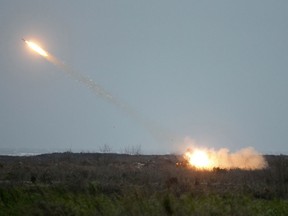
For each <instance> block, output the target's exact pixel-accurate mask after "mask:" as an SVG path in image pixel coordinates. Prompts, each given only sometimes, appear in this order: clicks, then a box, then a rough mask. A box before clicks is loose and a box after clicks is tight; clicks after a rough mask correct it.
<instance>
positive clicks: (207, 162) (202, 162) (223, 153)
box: [183, 140, 268, 170]
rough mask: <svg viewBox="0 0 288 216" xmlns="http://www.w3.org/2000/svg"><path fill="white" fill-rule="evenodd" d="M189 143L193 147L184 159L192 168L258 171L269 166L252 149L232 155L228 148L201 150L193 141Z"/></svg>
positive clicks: (245, 149) (188, 150)
mask: <svg viewBox="0 0 288 216" xmlns="http://www.w3.org/2000/svg"><path fill="white" fill-rule="evenodd" d="M189 142H190V143H189V145H190V146H191V147H190V148H188V149H187V151H186V152H185V153H184V155H183V157H184V159H185V160H186V161H187V163H188V165H189V166H190V167H192V168H196V169H200V170H212V169H213V168H221V169H243V170H257V169H265V168H266V167H267V166H268V164H267V162H266V160H265V158H264V157H263V155H261V154H260V153H258V152H257V151H256V150H255V149H254V148H252V147H248V148H243V149H241V150H239V151H237V152H234V153H231V152H230V151H229V149H227V148H221V149H219V150H214V149H213V148H201V147H198V146H196V145H195V144H194V143H193V142H192V141H191V140H190V141H189Z"/></svg>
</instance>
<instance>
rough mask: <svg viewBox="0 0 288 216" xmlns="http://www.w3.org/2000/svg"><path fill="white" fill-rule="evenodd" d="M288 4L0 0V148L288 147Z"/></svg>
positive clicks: (149, 150)
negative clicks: (106, 95) (104, 94)
mask: <svg viewBox="0 0 288 216" xmlns="http://www.w3.org/2000/svg"><path fill="white" fill-rule="evenodd" d="M287 11H288V2H287V1H285V0H275V1H270V0H269V1H268V0H241V1H231V0H225V1H224V0H218V1H214V0H210V1H208V0H207V1H194V0H189V1H188V0H187V1H184V0H183V1H170V0H158V1H157V0H156V1H150V0H147V1H135V0H129V1H128V0H123V1H117V0H114V1H111V0H105V1H100V0H97V1H96V0H90V1H88V0H86V1H77V0H62V1H58V0H51V1H48V0H47V1H44V0H43V1H40V0H25V1H22V0H0V101H1V106H0V139H1V140H0V151H1V149H2V151H3V152H4V151H5V149H6V150H7V149H32V150H34V151H37V150H39V151H47V152H50V151H56V150H72V151H98V150H99V149H101V148H102V147H103V146H104V145H106V146H109V148H110V149H111V150H112V151H114V152H121V151H125V149H126V150H127V149H129V148H130V149H131V148H132V147H136V148H137V146H138V147H139V146H141V151H142V152H143V153H169V152H177V151H181V150H183V149H184V148H186V147H187V146H185V144H183V140H184V138H185V137H187V136H188V137H190V138H191V139H193V140H195V141H196V143H197V144H198V145H200V146H205V147H211V148H215V149H217V148H221V147H227V148H229V149H231V150H233V151H234V150H237V149H240V148H243V147H247V146H253V147H254V148H256V149H257V150H258V151H260V152H262V153H268V154H269V153H276V154H278V153H287V152H288V151H287V147H286V146H287V143H288V136H287V132H288V130H287V129H288V115H287V110H288V99H287V90H288V85H287V82H288V73H287V64H288V59H287V57H288V49H287V48H288V47H287V44H288V43H287V40H288V13H287ZM21 38H25V39H36V40H37V41H38V42H40V43H41V45H42V46H43V47H45V48H46V49H47V50H48V51H49V52H51V53H53V54H54V55H55V56H56V57H58V58H59V59H60V60H61V61H63V62H65V64H66V65H69V67H71V68H73V70H75V71H77V72H78V73H80V74H83V75H84V76H87V77H89V78H91V79H93V80H94V81H95V82H96V83H98V84H100V85H101V86H102V87H104V88H105V90H107V91H108V92H110V93H111V94H112V95H114V96H115V97H116V98H117V99H118V100H120V101H122V102H123V103H125V104H128V105H129V106H130V107H132V108H133V109H134V110H135V112H137V113H138V114H139V115H140V116H141V118H143V119H145V120H147V122H148V123H147V125H149V126H147V125H146V126H143V125H141V123H140V124H139V122H137V121H135V119H133V118H131V116H129V115H127V113H125V112H123V110H121V109H119V108H118V107H117V106H115V105H114V104H113V103H109V102H108V101H106V100H103V98H101V97H97V95H95V94H93V92H92V91H90V90H89V89H88V88H86V87H85V86H83V85H81V83H78V82H76V81H74V80H73V79H70V78H69V76H66V75H65V73H63V71H61V69H60V68H57V67H56V66H55V65H53V64H51V63H49V62H48V61H46V60H45V59H44V58H42V57H40V56H38V55H36V54H35V53H32V52H31V50H29V49H28V47H27V46H25V44H24V43H23V42H22V41H21ZM147 127H149V128H150V129H147ZM151 130H155V131H154V132H155V134H157V133H159V134H160V135H159V137H161V136H162V135H163V134H164V136H166V135H167V134H169V138H167V140H165V139H164V138H163V139H162V141H161V139H155V136H153V135H152V134H151ZM101 146H102V147H101ZM3 152H2V153H3ZM0 153H1V152H0Z"/></svg>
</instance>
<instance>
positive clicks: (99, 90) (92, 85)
mask: <svg viewBox="0 0 288 216" xmlns="http://www.w3.org/2000/svg"><path fill="white" fill-rule="evenodd" d="M22 40H23V41H24V42H25V44H27V46H28V47H29V48H31V49H32V50H33V51H35V52H36V53H38V54H39V55H41V56H42V57H43V58H45V59H46V60H47V61H49V62H50V63H52V64H54V65H55V66H57V67H58V68H60V69H61V70H62V71H63V72H65V73H66V74H67V75H68V76H70V77H71V78H73V79H74V80H76V81H78V82H80V83H82V84H84V85H85V86H86V87H88V88H89V89H90V90H91V91H92V92H94V93H95V94H96V95H97V96H99V97H101V98H103V99H105V100H106V101H108V102H110V103H112V104H114V105H116V106H117V107H118V108H120V109H121V110H122V111H124V112H125V113H126V114H128V115H129V116H130V117H131V118H133V119H134V121H136V122H137V123H138V124H139V125H141V126H142V127H143V128H144V129H146V130H147V131H148V132H149V133H150V134H151V135H152V137H153V138H154V139H155V140H156V141H157V142H159V143H163V142H167V140H170V139H171V138H170V137H169V136H168V135H167V133H164V132H163V131H162V130H161V129H160V128H157V127H156V126H155V125H154V124H152V123H151V122H149V120H147V119H146V118H143V117H142V116H141V115H139V114H138V113H137V112H136V111H135V110H133V109H132V108H130V107H129V106H128V105H126V104H125V103H123V102H121V101H120V100H119V99H118V98H116V97H114V96H113V95H112V94H110V93H109V92H108V91H106V90H105V89H104V88H103V87H102V86H100V85H99V84H97V83H96V82H95V81H94V80H92V79H90V78H88V77H86V76H84V75H82V74H80V73H78V72H77V71H75V70H73V69H72V68H70V67H69V66H68V65H67V64H64V63H63V62H61V61H60V60H59V59H57V58H56V57H55V56H53V55H52V54H51V53H49V52H48V51H46V50H45V49H43V48H42V47H41V46H40V45H38V44H36V43H35V42H33V41H28V40H25V39H23V38H22Z"/></svg>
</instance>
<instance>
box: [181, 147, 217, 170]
mask: <svg viewBox="0 0 288 216" xmlns="http://www.w3.org/2000/svg"><path fill="white" fill-rule="evenodd" d="M184 158H185V159H186V160H187V161H188V163H189V165H191V166H193V167H195V168H197V169H207V170H210V169H213V167H214V163H213V160H212V159H211V158H210V157H209V154H208V152H207V151H205V150H200V149H196V150H194V151H192V152H191V151H187V152H186V153H185V154H184Z"/></svg>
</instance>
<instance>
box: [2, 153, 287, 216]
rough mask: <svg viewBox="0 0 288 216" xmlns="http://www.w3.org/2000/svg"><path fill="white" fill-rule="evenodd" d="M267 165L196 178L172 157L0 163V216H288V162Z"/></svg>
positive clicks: (85, 156) (58, 157)
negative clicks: (254, 168) (262, 168)
mask: <svg viewBox="0 0 288 216" xmlns="http://www.w3.org/2000/svg"><path fill="white" fill-rule="evenodd" d="M266 159H267V161H268V163H269V167H268V168H267V169H265V170H256V171H244V170H223V169H219V168H215V169H214V170H213V171H201V170H198V171H197V170H193V169H191V168H187V167H185V166H176V163H177V162H178V164H181V157H180V156H175V155H164V156H151V155H150V156H145V155H124V154H122V155H119V154H111V153H107V154H100V153H70V152H66V153H54V154H44V155H39V156H29V157H12V156H0V215H235V216H236V215H253V216H254V215H277V216H278V215H288V193H287V192H288V157H287V156H284V155H280V156H266ZM179 162H180V163H179Z"/></svg>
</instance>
